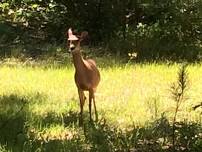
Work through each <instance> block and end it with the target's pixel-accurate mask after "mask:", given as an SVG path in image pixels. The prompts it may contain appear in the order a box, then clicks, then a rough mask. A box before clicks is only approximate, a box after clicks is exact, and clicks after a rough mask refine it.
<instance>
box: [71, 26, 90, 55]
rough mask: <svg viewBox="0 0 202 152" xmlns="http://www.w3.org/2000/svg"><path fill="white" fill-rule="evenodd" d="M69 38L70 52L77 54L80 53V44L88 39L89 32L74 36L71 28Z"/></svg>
mask: <svg viewBox="0 0 202 152" xmlns="http://www.w3.org/2000/svg"><path fill="white" fill-rule="evenodd" d="M67 36H68V39H67V40H68V48H69V52H76V51H80V42H81V41H83V40H84V39H86V38H87V37H88V32H87V31H84V32H81V34H80V35H74V34H73V32H72V29H71V28H69V30H68V33H67Z"/></svg>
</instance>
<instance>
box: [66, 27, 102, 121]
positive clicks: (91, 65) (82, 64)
mask: <svg viewBox="0 0 202 152" xmlns="http://www.w3.org/2000/svg"><path fill="white" fill-rule="evenodd" d="M67 37H68V38H67V41H68V42H67V44H68V47H69V52H71V54H72V57H73V64H74V68H75V74H74V80H75V84H76V86H77V90H78V95H79V100H80V121H79V122H80V123H81V124H82V122H83V107H84V104H85V100H86V96H85V94H84V91H88V93H89V114H90V120H92V115H91V105H92V101H93V105H94V110H95V117H96V120H98V114H97V109H96V104H95V92H96V89H97V86H98V84H99V82H100V72H99V70H98V68H97V66H96V62H95V61H94V60H92V59H84V58H83V56H82V53H81V46H80V44H81V42H82V41H83V40H85V39H86V38H87V37H88V32H87V31H84V32H81V34H80V35H74V34H73V32H72V29H71V28H69V29H68V33H67Z"/></svg>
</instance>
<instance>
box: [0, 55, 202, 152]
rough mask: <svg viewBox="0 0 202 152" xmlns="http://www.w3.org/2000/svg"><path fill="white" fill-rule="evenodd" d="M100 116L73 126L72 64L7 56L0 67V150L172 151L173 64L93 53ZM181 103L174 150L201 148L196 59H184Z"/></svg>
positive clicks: (200, 69)
mask: <svg viewBox="0 0 202 152" xmlns="http://www.w3.org/2000/svg"><path fill="white" fill-rule="evenodd" d="M97 64H98V66H99V69H100V72H101V83H100V85H99V87H98V89H97V93H96V105H97V110H98V116H99V120H98V121H97V122H93V123H92V122H89V113H88V101H87V102H86V104H85V110H84V125H83V126H82V127H81V126H79V122H78V121H79V119H78V116H79V99H78V94H77V88H76V86H75V83H74V67H73V66H72V64H71V63H70V62H68V63H67V64H62V65H60V64H57V63H56V64H55V63H48V64H43V63H41V64H38V63H37V62H34V63H31V61H30V62H29V63H27V62H18V61H15V60H14V59H13V60H11V59H10V60H7V61H5V62H2V63H1V65H0V135H1V137H0V151H37V152H40V151H134V152H136V151H171V146H170V145H171V133H170V130H171V122H172V118H173V114H174V109H175V106H176V103H175V101H173V99H172V98H171V93H170V87H171V85H172V83H174V82H176V81H177V74H178V69H179V67H180V64H178V63H166V62H165V63H163V62H162V63H155V62H153V63H122V62H121V61H119V59H115V58H107V57H106V58H97ZM187 72H188V80H189V81H188V90H187V92H186V96H187V97H188V98H187V100H186V102H184V103H182V104H181V106H180V109H179V112H178V114H177V122H179V125H178V126H179V128H178V130H177V134H178V136H177V137H178V138H177V145H178V149H177V150H178V151H200V149H201V148H202V132H201V131H202V127H201V124H202V117H201V109H200V108H198V109H196V110H193V106H195V105H197V104H199V103H200V102H201V101H202V100H201V95H202V85H201V84H202V79H201V77H202V65H201V64H200V63H197V64H189V65H188V67H187Z"/></svg>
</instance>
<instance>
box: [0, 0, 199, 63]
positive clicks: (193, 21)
mask: <svg viewBox="0 0 202 152" xmlns="http://www.w3.org/2000/svg"><path fill="white" fill-rule="evenodd" d="M201 7H202V1H201V0H184V1H182V0H176V1H174V0H161V1H156V0H152V1H150V0H142V1H138V0H134V1H132V0H127V1H115V0H113V1H107V0H85V1H72V0H62V1H58V0H46V1H42V0H37V1H33V0H23V1H18V0H2V1H1V3H0V8H1V9H0V12H1V15H0V20H1V24H5V25H9V28H10V27H12V28H13V29H14V30H12V34H9V33H10V32H9V33H8V32H6V31H5V30H4V29H5V27H0V32H1V33H2V29H3V31H4V34H1V37H0V41H1V42H3V43H2V44H5V45H6V46H7V44H10V43H14V44H16V43H18V44H21V45H31V46H34V45H35V44H38V43H42V42H44V41H45V42H49V43H60V44H61V43H66V38H65V33H66V30H67V28H69V27H73V28H75V29H76V30H77V31H82V30H88V31H89V33H90V36H91V44H92V45H104V46H108V47H107V48H108V49H109V50H107V51H111V52H113V53H119V54H127V53H128V52H130V51H131V50H136V52H138V53H139V58H153V59H156V58H159V57H167V58H186V59H189V60H192V59H198V58H199V57H198V56H199V55H200V53H201V43H202V42H201V39H202V37H201V36H202V34H201V33H202V31H201V29H202V22H201V18H202V13H201V12H202V11H201V10H202V9H201ZM5 25H3V26H5ZM10 35H12V36H10ZM5 37H6V38H5ZM33 42H34V43H33ZM26 51H27V52H29V50H26ZM104 51H106V50H105V49H104ZM104 51H103V52H104ZM5 52H7V50H6V51H5ZM7 54H8V53H7Z"/></svg>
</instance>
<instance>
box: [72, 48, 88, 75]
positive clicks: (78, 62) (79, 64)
mask: <svg viewBox="0 0 202 152" xmlns="http://www.w3.org/2000/svg"><path fill="white" fill-rule="evenodd" d="M73 62H74V67H75V69H76V71H77V72H79V71H82V70H83V69H84V67H85V64H84V59H83V57H82V54H81V52H80V50H78V51H76V52H74V53H73Z"/></svg>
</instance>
